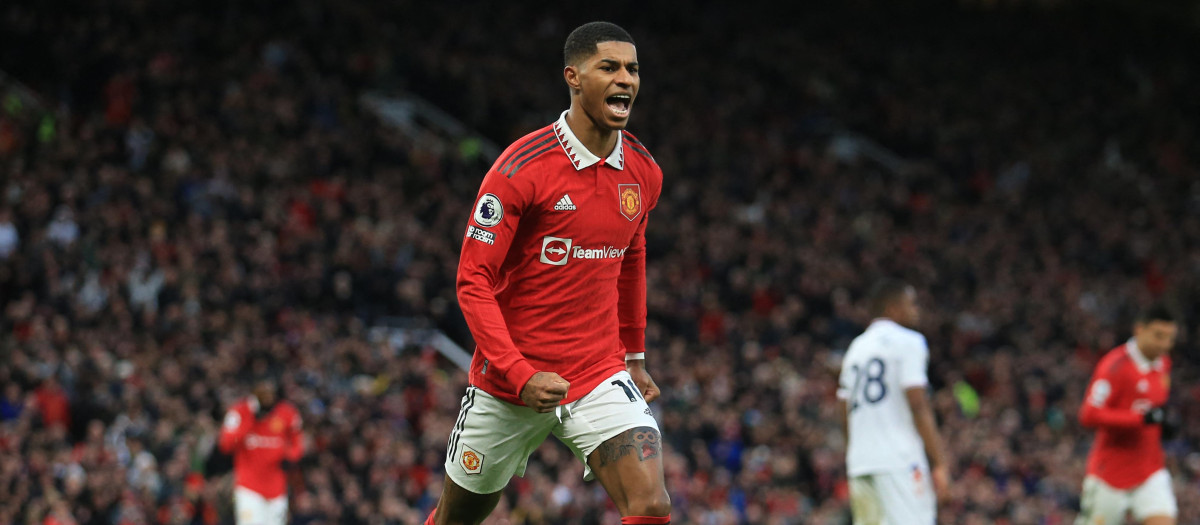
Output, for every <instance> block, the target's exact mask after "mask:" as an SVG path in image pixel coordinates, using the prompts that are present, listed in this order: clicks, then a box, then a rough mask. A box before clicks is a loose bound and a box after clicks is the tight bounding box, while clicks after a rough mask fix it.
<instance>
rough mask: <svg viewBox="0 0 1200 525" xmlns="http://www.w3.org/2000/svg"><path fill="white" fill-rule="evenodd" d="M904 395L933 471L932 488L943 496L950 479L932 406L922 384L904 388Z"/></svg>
mask: <svg viewBox="0 0 1200 525" xmlns="http://www.w3.org/2000/svg"><path fill="white" fill-rule="evenodd" d="M904 396H905V397H906V398H908V406H909V408H910V409H912V414H913V423H915V424H916V426H917V433H918V434H920V435H921V441H922V442H924V443H925V455H926V456H928V457H929V467H930V469H931V470H932V471H933V486H934V489H935V490H936V491H937V493H938V495H939V496H944V495H945V493H946V489H947V488H948V486H949V481H950V480H949V466H948V465H946V456H945V452H944V448H943V447H942V436H941V434H939V433H938V428H937V421H936V420H935V419H934V417H933V407H931V406H930V405H929V396H928V395H927V394H926V389H925V387H923V386H919V387H912V388H908V389H905V390H904Z"/></svg>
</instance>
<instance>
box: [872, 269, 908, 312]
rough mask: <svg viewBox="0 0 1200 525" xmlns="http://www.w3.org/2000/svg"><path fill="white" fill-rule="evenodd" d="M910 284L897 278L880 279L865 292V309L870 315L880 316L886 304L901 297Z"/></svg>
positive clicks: (886, 306)
mask: <svg viewBox="0 0 1200 525" xmlns="http://www.w3.org/2000/svg"><path fill="white" fill-rule="evenodd" d="M910 287H911V286H910V285H909V284H908V283H906V282H904V281H901V280H899V279H892V278H885V279H880V280H879V281H878V282H876V283H875V285H874V286H872V287H871V290H870V291H869V292H867V309H868V310H870V312H871V316H873V317H881V316H883V313H884V311H885V310H887V308H888V306H891V305H892V303H893V302H895V301H896V300H897V299H899V298H900V297H902V296H903V295H904V294H905V292H907V291H908V289H909V288H910Z"/></svg>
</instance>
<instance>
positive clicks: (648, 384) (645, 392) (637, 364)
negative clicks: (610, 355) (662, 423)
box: [625, 359, 662, 403]
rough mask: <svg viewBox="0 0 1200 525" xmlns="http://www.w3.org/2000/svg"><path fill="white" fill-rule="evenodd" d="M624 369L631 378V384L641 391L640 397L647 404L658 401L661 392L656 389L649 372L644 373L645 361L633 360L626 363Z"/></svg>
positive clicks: (656, 386)
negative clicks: (644, 399)
mask: <svg viewBox="0 0 1200 525" xmlns="http://www.w3.org/2000/svg"><path fill="white" fill-rule="evenodd" d="M625 368H626V369H627V370H628V371H629V376H630V377H632V378H633V384H635V385H637V387H638V390H641V391H642V397H644V398H646V402H647V403H650V402H652V401H654V400H655V399H658V396H659V395H661V394H662V391H660V390H659V389H658V385H657V384H656V383H655V382H654V378H652V377H650V372H647V371H646V360H644V359H635V360H633V361H626V362H625Z"/></svg>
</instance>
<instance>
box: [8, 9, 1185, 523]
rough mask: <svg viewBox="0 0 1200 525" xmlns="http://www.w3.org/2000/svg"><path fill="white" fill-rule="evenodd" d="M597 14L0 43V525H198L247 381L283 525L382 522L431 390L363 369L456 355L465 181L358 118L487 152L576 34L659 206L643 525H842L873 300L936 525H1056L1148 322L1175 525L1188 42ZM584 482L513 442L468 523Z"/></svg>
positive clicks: (478, 13) (413, 504)
mask: <svg viewBox="0 0 1200 525" xmlns="http://www.w3.org/2000/svg"><path fill="white" fill-rule="evenodd" d="M442 4H445V5H442ZM617 4H618V5H617V6H615V7H623V8H624V9H616V8H615V7H614V6H596V7H594V8H580V7H579V6H556V7H546V6H538V7H532V6H526V7H522V6H521V5H519V4H513V5H509V4H505V6H504V7H503V8H500V7H497V6H494V5H491V4H487V3H482V2H464V3H437V2H407V1H401V2H389V3H383V4H379V5H377V4H375V3H367V2H353V1H352V2H324V1H320V0H301V1H298V2H282V1H269V2H251V3H245V2H232V1H229V2H217V3H216V4H215V5H214V4H212V3H204V4H201V3H198V2H192V1H184V2H173V3H169V5H168V4H164V3H155V2H144V1H140V0H107V1H104V2H87V3H84V2H77V3H75V4H74V5H73V9H71V10H68V11H64V10H62V9H51V7H48V6H46V5H42V4H38V3H35V2H31V1H25V0H17V1H15V2H13V3H5V5H4V6H0V69H3V70H4V71H6V72H7V73H8V74H9V75H11V76H12V77H14V78H17V79H20V80H21V81H22V82H24V83H25V84H26V85H27V86H29V88H31V89H32V91H33V92H36V93H38V94H40V96H41V101H42V105H41V107H35V106H32V105H29V104H5V105H0V139H2V140H0V330H2V332H0V333H2V335H0V385H2V387H0V494H3V495H5V496H6V497H0V524H3V523H43V524H62V525H66V524H74V523H78V524H85V523H97V524H99V523H122V524H125V523H128V524H136V523H205V524H209V523H222V522H229V520H230V519H231V512H230V510H231V509H230V507H231V497H230V493H231V474H230V468H229V458H228V457H225V456H223V455H221V454H220V453H219V452H216V451H215V450H214V440H215V437H216V432H217V427H218V425H219V423H218V422H219V421H220V420H221V416H222V414H223V413H224V411H225V410H226V409H227V408H228V407H229V406H230V405H231V404H232V403H233V402H235V401H236V400H237V399H238V397H239V396H243V395H246V394H247V393H248V392H249V387H250V381H251V378H252V377H254V376H255V375H257V374H261V373H264V372H269V373H272V374H274V375H276V376H277V377H278V378H279V380H280V383H281V385H282V394H283V396H284V398H286V399H288V400H290V401H291V402H293V403H295V404H296V405H297V406H298V407H299V408H300V412H301V415H302V417H303V419H304V427H305V432H306V434H307V438H306V439H307V446H308V453H307V455H306V456H305V458H304V460H303V461H301V462H300V464H299V466H298V467H297V468H296V469H295V470H293V471H291V472H290V474H289V483H290V488H291V509H292V518H293V521H294V522H296V523H305V524H317V523H385V524H391V523H396V524H400V523H420V522H421V520H423V519H424V516H425V515H426V513H427V512H428V510H429V508H430V507H431V506H432V505H433V504H434V502H435V501H436V498H437V496H438V494H440V491H441V486H440V480H441V465H442V460H443V454H444V450H445V440H446V437H447V436H448V434H449V430H450V426H451V424H452V423H453V420H454V418H455V417H456V416H457V410H458V397H459V396H461V395H462V392H463V388H464V387H465V385H466V377H465V374H464V373H463V372H462V371H461V370H458V369H456V368H454V367H453V365H451V364H450V363H449V362H448V361H446V360H445V359H443V358H442V357H440V355H439V354H438V353H437V352H436V351H434V350H433V349H432V348H429V347H427V346H424V345H420V344H408V345H402V346H394V345H392V344H390V343H389V341H388V340H387V339H379V338H374V337H371V335H370V334H371V333H372V332H371V330H370V329H371V327H373V326H376V325H379V324H382V323H387V322H388V320H389V319H391V318H419V319H426V320H428V322H430V323H432V324H435V325H436V326H437V327H439V328H441V329H442V330H443V331H445V332H446V333H447V334H448V335H450V336H451V338H453V339H455V340H456V341H458V342H459V343H460V344H461V345H462V346H463V347H465V348H468V349H470V348H471V347H472V343H471V339H470V334H469V332H468V331H467V330H466V328H465V323H464V322H463V321H462V317H461V313H460V312H458V310H457V306H456V304H455V293H454V273H455V268H456V265H457V253H458V249H459V246H460V243H461V235H462V231H463V227H464V222H465V221H466V218H467V216H468V212H469V209H470V206H471V202H472V200H473V199H474V196H475V192H476V190H477V188H478V183H479V180H480V179H481V177H482V174H483V172H484V171H485V170H486V169H487V167H488V165H489V162H490V161H491V160H492V159H489V158H484V157H482V156H481V154H480V153H479V152H478V150H476V149H473V148H462V147H459V145H458V144H456V143H454V142H453V140H452V139H450V138H449V137H445V136H441V135H439V134H436V133H433V132H427V133H422V134H415V135H414V134H406V133H402V132H400V131H399V130H397V129H395V128H392V127H389V126H387V125H385V124H383V123H382V122H380V120H379V119H378V118H376V117H375V116H374V115H373V114H371V113H370V112H369V111H367V110H365V109H363V107H362V106H361V105H360V104H359V101H358V96H359V95H360V94H361V93H363V92H364V91H365V90H368V89H385V90H391V91H392V92H396V93H415V94H418V95H420V96H422V97H424V98H426V99H428V100H430V101H433V102H434V103H435V104H437V105H438V106H439V107H441V108H442V109H444V110H445V111H447V112H449V113H451V114H453V115H455V116H456V117H458V118H459V119H461V120H462V121H464V122H465V123H466V124H467V125H468V126H470V127H471V128H473V129H477V130H480V131H481V132H483V133H485V134H486V135H487V136H489V137H491V138H492V139H493V140H494V141H495V142H496V143H497V144H499V145H500V146H501V147H502V146H504V145H506V144H507V143H508V142H509V141H510V140H512V139H514V138H515V137H517V136H520V135H522V134H524V133H526V132H528V131H530V130H532V129H535V128H537V127H540V126H542V125H545V124H547V123H549V122H550V121H551V120H552V119H553V118H555V117H556V116H557V114H558V112H560V111H562V110H563V109H564V108H565V107H566V104H567V103H568V98H567V94H566V92H565V90H564V89H563V86H562V84H561V83H560V82H561V81H560V80H559V78H560V77H559V73H558V71H559V69H560V67H561V45H562V40H563V39H564V38H565V35H566V34H567V33H568V32H569V31H570V29H572V28H573V27H574V26H576V25H578V24H579V23H582V22H586V21H589V20H592V19H610V20H613V21H615V22H617V23H620V24H622V25H624V26H625V27H626V28H627V29H629V30H630V32H631V33H632V34H633V35H634V38H635V39H636V40H637V41H638V50H639V55H640V57H639V59H640V61H641V62H642V69H641V70H642V78H643V88H642V93H641V95H640V96H639V99H638V103H637V105H636V111H635V116H634V118H633V124H632V126H631V130H632V131H633V132H634V133H636V134H637V135H638V136H639V138H640V139H641V140H642V141H643V142H644V143H646V144H647V145H648V146H649V148H650V150H651V151H652V152H653V153H654V155H655V157H656V159H657V160H658V162H659V164H660V165H661V166H662V167H663V170H664V172H665V173H666V180H665V183H664V194H663V198H662V200H661V201H660V204H659V207H658V208H657V209H656V210H655V211H654V212H652V215H651V217H652V219H651V222H650V230H649V232H648V234H647V235H648V252H649V265H648V278H649V285H648V286H649V293H648V295H649V303H650V304H649V310H650V323H649V327H648V329H647V342H648V348H649V349H650V351H649V353H648V361H647V362H648V367H649V368H650V370H651V372H652V373H653V374H654V376H655V379H656V380H657V382H658V384H659V385H660V386H661V387H662V390H663V397H662V399H661V401H660V402H658V403H657V404H658V406H657V407H656V410H655V413H656V414H658V415H659V417H660V418H661V423H662V427H663V430H664V432H663V433H664V439H665V444H666V446H665V447H664V451H665V465H666V467H667V476H668V480H667V483H668V489H669V490H670V492H671V496H672V502H673V506H674V511H673V514H674V517H675V519H674V521H676V522H679V523H701V524H713V525H721V524H739V523H770V524H791V523H828V524H839V523H848V511H847V502H846V496H847V493H846V484H845V471H844V463H843V453H844V441H843V440H844V436H842V435H841V433H840V430H839V429H838V425H837V423H836V421H837V419H836V417H835V408H836V403H837V401H836V398H835V396H834V391H835V388H836V384H835V383H836V371H837V368H838V363H839V356H840V352H841V350H843V349H844V348H845V347H846V345H847V344H848V342H849V340H850V339H851V338H852V337H853V336H855V335H857V333H858V332H859V331H860V330H861V329H862V328H863V327H864V326H865V324H866V323H867V322H868V321H869V319H868V317H867V315H866V313H865V311H864V309H863V307H862V304H861V302H862V301H861V299H862V295H863V293H864V291H865V290H866V288H867V287H868V286H869V285H870V284H871V283H872V282H873V281H874V280H875V279H876V278H878V277H880V276H884V275H889V276H895V277H901V278H904V279H907V280H909V281H910V282H912V283H913V284H914V285H915V286H916V287H917V288H918V290H919V291H920V295H921V301H922V305H923V307H924V309H925V313H926V315H925V318H924V321H923V326H922V327H921V328H922V331H923V332H924V333H925V334H926V335H927V336H928V338H929V341H930V345H931V348H932V363H931V368H930V377H931V381H932V383H933V400H934V406H935V407H936V411H937V414H938V417H939V420H940V422H941V425H942V431H943V434H944V436H946V439H947V446H948V448H949V456H950V458H951V459H952V462H953V463H952V476H953V478H954V481H955V483H954V484H953V488H952V492H951V494H949V496H948V499H947V501H946V502H945V503H944V504H943V506H942V509H941V520H942V521H943V522H944V523H963V524H975V523H981V524H982V523H1012V524H1047V525H1052V524H1061V523H1069V522H1070V520H1071V519H1073V516H1074V513H1075V511H1076V509H1077V508H1078V494H1079V487H1080V484H1081V482H1082V477H1083V470H1084V458H1085V457H1086V453H1087V450H1088V447H1089V444H1090V437H1091V432H1090V431H1088V430H1086V429H1083V428H1081V427H1080V426H1079V425H1078V423H1077V421H1076V412H1077V408H1078V406H1079V403H1080V401H1081V400H1082V397H1083V389H1084V388H1085V385H1086V381H1087V379H1088V376H1089V374H1090V373H1091V367H1092V365H1093V364H1094V363H1095V362H1096V361H1097V360H1098V359H1099V357H1100V356H1101V355H1102V354H1103V353H1104V352H1106V351H1107V350H1108V349H1110V348H1112V347H1114V346H1116V345H1118V344H1120V343H1121V342H1123V340H1124V338H1126V337H1128V336H1129V332H1130V330H1129V322H1130V319H1131V314H1132V313H1133V312H1134V311H1136V309H1137V308H1138V307H1140V306H1142V305H1144V304H1147V303H1148V302H1150V301H1152V300H1155V299H1166V300H1170V301H1172V302H1173V303H1174V304H1176V305H1177V307H1178V308H1180V309H1181V311H1182V312H1183V313H1184V315H1185V320H1184V323H1183V326H1182V328H1183V330H1182V334H1183V336H1182V339H1181V341H1180V344H1179V346H1178V348H1177V349H1176V351H1175V352H1174V354H1173V357H1174V358H1175V363H1176V368H1175V373H1174V377H1173V383H1172V384H1173V386H1174V391H1173V401H1172V405H1173V406H1172V410H1173V413H1174V414H1176V420H1177V421H1176V422H1177V423H1178V424H1179V425H1178V426H1179V427H1180V430H1179V431H1178V432H1177V433H1175V434H1174V435H1173V436H1171V437H1170V438H1169V440H1168V442H1167V449H1168V467H1169V469H1170V470H1171V472H1172V474H1173V476H1174V479H1175V483H1176V493H1177V497H1178V499H1179V503H1180V522H1181V523H1189V522H1196V521H1198V520H1200V453H1198V452H1197V451H1196V450H1197V444H1198V443H1200V382H1197V376H1198V375H1200V367H1197V365H1196V362H1197V360H1196V359H1195V357H1194V356H1193V355H1192V354H1193V353H1194V351H1195V349H1196V341H1195V334H1194V331H1193V330H1192V321H1193V320H1194V319H1196V313H1197V312H1196V311H1195V306H1194V305H1195V304H1197V299H1200V278H1198V277H1197V276H1200V241H1198V239H1200V182H1197V181H1200V172H1198V169H1197V168H1198V164H1197V160H1198V159H1200V156H1198V154H1200V152H1198V151H1197V150H1196V148H1197V146H1196V140H1195V138H1196V131H1197V130H1196V129H1195V126H1196V124H1195V123H1196V122H1200V114H1198V113H1200V112H1198V111H1197V110H1198V109H1200V108H1198V105H1200V100H1198V99H1197V98H1196V97H1192V96H1190V93H1191V90H1192V87H1193V86H1194V85H1195V84H1196V80H1197V79H1196V78H1195V76H1196V71H1195V70H1194V68H1191V67H1190V66H1189V65H1190V64H1194V63H1195V60H1196V58H1197V57H1195V56H1193V55H1195V51H1194V50H1196V49H1200V46H1197V45H1195V44H1196V43H1197V42H1196V40H1197V37H1196V30H1195V29H1188V28H1186V27H1179V26H1175V25H1173V24H1172V23H1170V22H1169V21H1163V20H1145V19H1142V18H1138V17H1136V16H1134V15H1131V14H1129V13H1120V12H1106V11H1103V10H1097V11H1095V12H1093V13H1079V12H1075V11H1070V10H1060V11H1055V10H1049V11H1028V10H1023V9H1016V8H1010V9H996V10H988V9H985V8H979V7H952V6H948V5H940V4H939V5H937V6H934V5H933V4H934V3H929V4H928V5H927V4H926V3H924V2H913V4H914V5H910V6H908V7H907V8H905V9H899V8H895V9H882V8H880V9H866V7H865V4H866V3H865V2H847V3H843V4H841V5H840V6H839V7H830V8H825V9H823V10H815V11H811V12H799V11H797V12H789V11H786V8H779V9H785V10H784V11H780V12H772V11H770V9H774V8H768V7H758V8H747V6H738V7H737V8H735V7H733V6H728V5H724V4H723V3H717V2H701V3H699V4H697V5H696V6H695V8H693V9H690V10H688V11H680V10H678V9H668V8H667V6H662V7H654V6H644V5H640V4H634V3H632V2H618V3H617ZM589 9H591V10H592V11H589ZM64 12H66V13H73V14H64ZM931 27H936V28H937V30H930V28H931ZM0 95H3V94H2V93H0ZM851 133H853V134H855V135H851ZM850 136H861V137H869V138H871V139H874V142H875V143H877V144H878V145H882V146H883V147H884V148H888V149H890V150H891V151H893V152H895V153H896V154H897V156H898V157H899V159H900V160H893V161H880V160H879V159H880V157H879V156H878V155H872V154H871V144H870V143H868V142H864V141H861V140H850V139H847V138H846V137H850ZM581 474H582V466H581V465H579V464H578V462H577V461H576V460H575V459H574V458H573V457H572V456H571V455H570V454H569V453H568V452H567V451H566V449H565V447H562V446H561V445H559V444H557V443H553V442H551V443H548V444H547V445H545V446H543V447H542V448H541V449H540V450H539V451H538V452H537V453H536V454H535V455H534V457H533V459H532V461H531V464H530V468H529V469H528V471H527V474H526V477H525V478H518V479H515V480H514V482H513V483H512V484H511V485H510V487H509V488H508V489H507V490H506V497H505V498H504V499H503V500H502V502H501V505H500V507H499V508H498V509H497V511H496V513H495V514H494V515H493V519H492V520H491V522H494V523H613V522H615V516H616V514H615V509H614V508H613V507H612V506H611V504H609V503H608V501H607V497H606V496H605V495H604V492H603V490H602V489H601V488H600V487H599V486H598V485H597V484H595V483H586V484H585V483H583V482H582V480H581Z"/></svg>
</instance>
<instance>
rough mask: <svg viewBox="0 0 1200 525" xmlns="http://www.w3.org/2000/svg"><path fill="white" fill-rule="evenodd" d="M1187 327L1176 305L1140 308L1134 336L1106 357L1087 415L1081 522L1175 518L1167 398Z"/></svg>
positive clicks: (1101, 524)
mask: <svg viewBox="0 0 1200 525" xmlns="http://www.w3.org/2000/svg"><path fill="white" fill-rule="evenodd" d="M1178 330H1179V327H1178V325H1177V323H1176V317H1175V315H1174V314H1173V313H1172V312H1171V310H1170V309H1168V308H1166V307H1164V306H1162V305H1154V306H1151V307H1149V308H1147V309H1146V310H1144V311H1143V312H1142V313H1141V314H1139V315H1138V318H1137V320H1136V321H1135V322H1134V326H1133V338H1132V339H1130V340H1129V341H1127V342H1126V343H1125V344H1123V345H1121V346H1118V347H1116V348H1114V349H1113V350H1112V351H1110V352H1109V353H1108V354H1106V355H1105V356H1104V358H1103V359H1101V360H1100V363H1099V364H1097V365H1096V370H1095V372H1094V373H1093V374H1092V381H1091V384H1090V386H1088V393H1087V399H1085V400H1084V402H1083V406H1082V407H1081V408H1080V410H1079V421H1080V423H1082V424H1083V425H1084V426H1086V427H1090V428H1095V429H1096V440H1095V442H1094V443H1093V445H1092V451H1091V454H1090V455H1089V456H1088V464H1087V477H1086V478H1085V479H1084V481H1083V496H1082V499H1081V502H1080V507H1081V508H1080V512H1079V518H1078V519H1077V520H1076V522H1075V523H1076V524H1077V525H1115V524H1119V523H1125V514H1126V513H1127V512H1131V513H1132V514H1133V517H1134V519H1136V520H1137V521H1138V522H1139V523H1143V524H1145V525H1173V524H1174V523H1175V516H1176V505H1175V494H1174V493H1173V492H1172V490H1171V476H1170V474H1169V473H1168V472H1167V469H1166V467H1165V466H1164V462H1163V448H1162V424H1163V419H1164V409H1163V405H1164V404H1166V402H1167V397H1168V394H1169V390H1170V386H1171V358H1170V356H1168V355H1167V353H1168V352H1170V350H1171V347H1172V346H1174V344H1175V336H1176V333H1177V332H1178Z"/></svg>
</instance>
